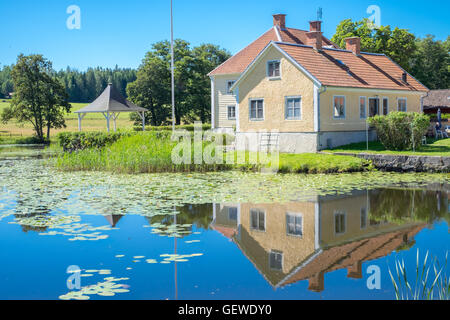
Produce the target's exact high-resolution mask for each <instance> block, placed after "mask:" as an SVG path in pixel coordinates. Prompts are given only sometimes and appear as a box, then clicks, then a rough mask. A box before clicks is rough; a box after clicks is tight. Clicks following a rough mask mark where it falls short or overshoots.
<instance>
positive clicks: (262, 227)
mask: <svg viewBox="0 0 450 320" xmlns="http://www.w3.org/2000/svg"><path fill="white" fill-rule="evenodd" d="M250 228H251V229H253V230H258V231H266V213H265V212H264V211H263V210H260V209H251V210H250Z"/></svg>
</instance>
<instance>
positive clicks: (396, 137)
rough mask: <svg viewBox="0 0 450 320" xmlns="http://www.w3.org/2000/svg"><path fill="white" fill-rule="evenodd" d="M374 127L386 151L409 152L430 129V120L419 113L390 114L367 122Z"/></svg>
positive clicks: (419, 143)
mask: <svg viewBox="0 0 450 320" xmlns="http://www.w3.org/2000/svg"><path fill="white" fill-rule="evenodd" d="M367 121H368V122H369V124H370V125H372V126H374V127H375V130H376V131H377V135H378V138H379V139H380V142H381V143H382V144H383V146H384V147H385V148H386V149H387V150H394V151H402V150H411V149H412V148H413V146H416V147H419V146H420V145H421V141H422V137H423V136H424V135H425V134H426V132H427V131H428V128H429V127H430V118H429V116H427V115H424V114H421V113H415V112H413V113H406V112H391V113H389V114H388V115H387V116H375V117H372V118H369V119H368V120H367Z"/></svg>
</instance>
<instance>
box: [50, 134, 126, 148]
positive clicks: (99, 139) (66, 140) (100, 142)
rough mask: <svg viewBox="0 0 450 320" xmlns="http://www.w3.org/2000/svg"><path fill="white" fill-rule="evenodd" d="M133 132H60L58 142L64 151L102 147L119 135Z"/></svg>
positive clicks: (115, 139) (111, 142) (122, 135)
mask: <svg viewBox="0 0 450 320" xmlns="http://www.w3.org/2000/svg"><path fill="white" fill-rule="evenodd" d="M133 134H134V133H133V132H129V131H128V132H114V133H109V134H108V133H106V132H61V133H59V134H58V136H57V138H58V143H59V145H60V146H61V147H62V149H63V151H64V152H73V151H78V150H84V149H89V148H99V149H100V148H103V147H105V146H109V145H111V144H113V143H114V142H116V141H117V140H119V139H120V138H121V137H124V136H130V135H133Z"/></svg>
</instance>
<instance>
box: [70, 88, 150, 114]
mask: <svg viewBox="0 0 450 320" xmlns="http://www.w3.org/2000/svg"><path fill="white" fill-rule="evenodd" d="M145 111H148V110H147V109H144V108H141V107H138V106H136V105H135V104H133V103H131V102H130V101H128V100H127V99H125V98H124V97H123V96H122V95H121V94H120V92H119V91H117V90H116V88H114V86H113V85H112V84H111V83H110V84H108V86H107V87H106V89H105V90H104V91H103V92H102V94H101V95H100V96H99V97H98V98H97V99H95V101H94V102H92V103H91V104H89V105H87V106H86V107H84V108H83V109H80V110H77V111H75V113H98V112H145Z"/></svg>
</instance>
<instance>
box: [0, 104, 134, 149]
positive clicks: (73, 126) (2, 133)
mask: <svg viewBox="0 0 450 320" xmlns="http://www.w3.org/2000/svg"><path fill="white" fill-rule="evenodd" d="M4 101H6V102H4ZM8 105H9V100H5V99H0V112H2V111H3V109H4V108H6V107H7V106H8ZM86 105H87V103H72V112H71V113H69V114H67V115H66V116H65V118H66V125H67V128H65V129H58V130H55V129H53V130H52V131H51V135H52V136H55V135H56V134H57V133H58V132H63V131H78V116H77V114H75V113H73V112H74V111H77V110H80V109H81V108H83V107H85V106H86ZM82 126H83V131H106V120H105V118H104V117H103V115H102V114H101V113H94V114H88V115H86V117H85V118H84V119H83V122H82ZM132 127H133V122H132V121H130V116H129V114H126V113H124V114H121V115H120V117H119V119H117V128H118V129H131V128H132ZM111 128H112V123H111ZM33 134H34V130H33V126H32V125H31V124H30V123H24V124H19V123H17V122H15V121H10V122H9V123H7V124H4V123H1V122H0V138H2V139H10V140H12V139H14V138H21V137H31V136H33Z"/></svg>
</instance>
